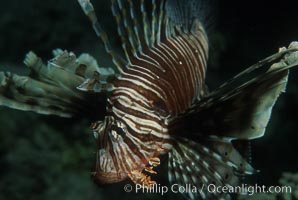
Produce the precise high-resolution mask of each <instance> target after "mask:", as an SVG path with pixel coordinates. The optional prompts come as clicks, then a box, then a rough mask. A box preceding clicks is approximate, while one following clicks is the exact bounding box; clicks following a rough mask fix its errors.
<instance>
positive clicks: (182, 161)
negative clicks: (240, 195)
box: [169, 138, 254, 199]
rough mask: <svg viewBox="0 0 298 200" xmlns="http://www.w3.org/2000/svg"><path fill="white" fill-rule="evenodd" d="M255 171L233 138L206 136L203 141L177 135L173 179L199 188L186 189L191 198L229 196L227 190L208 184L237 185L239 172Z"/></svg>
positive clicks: (172, 157)
mask: <svg viewBox="0 0 298 200" xmlns="http://www.w3.org/2000/svg"><path fill="white" fill-rule="evenodd" d="M252 173H254V169H253V168H252V167H251V166H250V165H249V164H248V163H247V162H246V161H245V160H244V159H243V158H242V157H241V155H240V154H239V153H238V152H237V151H236V150H235V148H234V147H233V145H232V144H231V142H230V141H227V140H223V139H220V138H208V139H206V138H205V139H203V140H201V141H200V143H196V142H193V141H190V140H187V139H182V138H177V140H176V144H175V145H174V148H173V150H172V152H170V153H169V180H170V182H171V183H175V184H178V185H181V186H183V187H185V186H186V185H189V186H190V188H192V187H196V188H197V191H195V192H191V191H187V193H185V194H186V196H187V197H188V198H189V199H221V198H224V199H227V198H228V196H229V195H228V194H219V193H211V192H210V191H208V188H207V187H208V185H211V184H214V185H215V186H217V187H219V186H228V187H229V186H236V185H237V184H239V177H240V176H243V175H246V174H252Z"/></svg>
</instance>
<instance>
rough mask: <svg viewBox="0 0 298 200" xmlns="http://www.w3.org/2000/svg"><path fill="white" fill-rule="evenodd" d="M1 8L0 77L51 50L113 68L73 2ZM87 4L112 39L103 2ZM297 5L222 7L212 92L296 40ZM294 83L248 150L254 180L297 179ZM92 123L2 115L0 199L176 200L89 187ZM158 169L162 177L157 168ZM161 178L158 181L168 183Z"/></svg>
mask: <svg viewBox="0 0 298 200" xmlns="http://www.w3.org/2000/svg"><path fill="white" fill-rule="evenodd" d="M0 2H1V6H0V71H3V70H10V71H15V72H18V73H26V69H25V67H24V65H23V64H22V60H23V58H24V55H25V54H26V53H27V52H28V51H29V50H33V51H35V52H36V53H37V54H38V55H39V56H40V57H42V58H44V60H47V59H49V58H51V50H52V49H55V48H58V47H59V48H62V49H67V50H72V51H73V52H75V53H76V54H80V53H82V52H88V53H90V54H91V55H93V56H95V57H96V58H97V59H98V61H99V64H100V65H102V66H109V65H110V64H111V63H110V62H109V61H106V60H104V59H102V58H103V57H104V56H106V55H105V54H104V51H103V48H102V46H101V45H100V43H98V41H97V39H96V37H95V34H94V33H93V31H92V29H91V27H90V24H89V22H88V21H87V19H86V17H85V16H84V14H83V13H82V11H81V10H80V7H79V5H78V4H77V2H76V1H75V0H63V1H62V0H48V1H38V0H26V1H20V0H19V1H18V0H10V1H4V0H0ZM93 2H94V4H95V8H96V10H97V13H98V15H100V16H101V21H102V22H103V24H104V25H105V27H106V29H107V30H108V32H110V33H111V34H110V35H111V36H112V37H111V38H112V40H113V39H114V37H113V35H115V29H114V28H115V27H114V24H113V23H111V14H110V12H109V2H108V1H107V0H105V1H102V0H100V1H99V0H97V1H93ZM297 6H298V2H297V1H294V0H284V1H280V2H279V3H274V2H273V1H256V0H252V1H236V0H233V1H220V2H219V3H218V8H217V9H216V11H214V12H212V13H213V14H214V16H213V14H212V16H210V19H211V20H210V21H213V23H212V24H209V26H210V27H211V28H210V29H209V30H210V33H211V58H210V65H209V68H208V73H207V76H208V79H207V82H208V84H209V87H210V88H211V89H214V88H216V86H218V85H219V84H220V83H222V82H223V81H225V80H227V79H228V78H231V77H232V76H233V75H235V74H236V73H238V72H240V71H241V70H243V69H245V68H246V67H248V66H250V65H252V64H254V63H256V62H257V61H259V60H260V59H263V58H265V57H266V56H269V55H271V54H273V53H274V52H276V51H277V50H278V48H279V47H282V46H287V45H288V44H289V43H290V42H291V41H294V40H298V12H297ZM114 43H115V44H117V40H115V41H114ZM297 85H298V71H297V69H293V70H292V72H291V74H290V77H289V84H288V88H287V93H285V94H283V95H282V96H281V97H280V98H279V100H278V102H277V104H276V106H275V107H274V110H273V113H272V118H271V120H270V123H269V126H268V128H267V132H266V134H265V136H264V137H263V138H261V139H258V140H255V141H253V143H252V146H253V148H252V150H253V151H252V163H253V166H254V167H255V168H257V169H259V170H260V171H261V172H260V173H259V174H257V175H255V176H254V177H253V181H254V182H258V183H259V184H266V185H277V184H278V179H279V178H280V176H281V174H282V172H285V171H290V172H296V173H297V172H298V156H297V153H298V134H297V122H298V121H297V113H298V87H297ZM99 115H103V114H102V113H99ZM89 123H90V122H88V121H86V120H84V119H76V120H69V119H57V118H55V117H52V116H39V115H37V114H34V113H28V112H27V113H26V112H20V111H15V110H10V109H7V108H0V199H9V200H15V199H16V200H17V199H43V200H50V199H55V200H60V199H61V200H62V199H63V200H68V199H71V200H80V199H87V200H88V199H90V200H91V199H92V200H94V199H118V198H120V199H162V198H163V199H173V198H179V196H174V197H173V196H166V197H161V196H160V195H158V194H155V195H141V194H134V195H132V194H125V193H124V192H123V185H124V184H125V183H120V184H115V185H112V186H109V187H105V188H98V187H97V186H95V185H94V184H93V183H92V181H91V180H90V178H89V169H90V167H91V165H92V162H93V158H94V154H93V152H94V151H95V143H94V141H93V138H92V135H91V131H90V130H89V129H88V127H89ZM160 170H161V172H160V174H165V173H163V172H162V171H163V170H164V169H163V167H162V168H161V169H160ZM163 176H164V177H163ZM163 176H162V177H161V182H163V181H165V179H166V176H165V175H163ZM127 183H130V182H129V181H127Z"/></svg>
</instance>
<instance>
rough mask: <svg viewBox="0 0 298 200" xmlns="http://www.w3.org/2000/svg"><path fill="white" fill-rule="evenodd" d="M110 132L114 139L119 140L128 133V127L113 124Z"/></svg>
mask: <svg viewBox="0 0 298 200" xmlns="http://www.w3.org/2000/svg"><path fill="white" fill-rule="evenodd" d="M110 133H111V136H112V139H113V140H115V141H119V139H120V138H121V137H122V138H123V137H124V136H125V135H126V129H125V128H122V127H118V126H117V125H112V126H111V129H110Z"/></svg>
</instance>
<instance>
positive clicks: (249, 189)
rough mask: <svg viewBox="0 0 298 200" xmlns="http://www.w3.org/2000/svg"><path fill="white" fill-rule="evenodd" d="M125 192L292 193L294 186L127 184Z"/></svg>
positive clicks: (161, 193) (162, 193)
mask: <svg viewBox="0 0 298 200" xmlns="http://www.w3.org/2000/svg"><path fill="white" fill-rule="evenodd" d="M124 191H125V192H134V193H147V194H160V195H164V194H166V193H170V192H171V193H200V194H203V193H206V192H208V193H212V194H243V195H250V196H251V195H253V194H256V193H269V194H280V193H292V188H291V187H290V186H265V185H258V184H255V185H248V184H241V185H239V186H230V185H225V186H217V185H215V184H209V185H205V184H203V185H202V186H200V187H198V186H195V185H192V184H185V185H179V184H173V185H169V186H165V185H161V184H155V185H153V186H152V187H151V188H146V187H145V186H144V185H140V184H136V185H131V184H126V185H125V186H124Z"/></svg>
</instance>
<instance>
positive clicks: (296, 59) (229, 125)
mask: <svg viewBox="0 0 298 200" xmlns="http://www.w3.org/2000/svg"><path fill="white" fill-rule="evenodd" d="M297 65H298V43H292V44H291V45H290V47H289V49H288V50H285V49H283V50H282V51H281V52H280V53H277V54H275V55H273V56H271V57H269V58H267V59H265V60H263V61H260V62H258V63H257V64H256V65H253V66H252V67H250V68H248V69H247V70H245V71H243V72H242V73H240V74H239V75H237V76H235V77H234V78H233V79H231V80H230V81H228V82H226V83H225V84H223V85H222V86H220V87H219V88H218V89H217V90H215V91H214V92H211V93H210V94H208V95H207V96H205V97H204V98H203V99H202V100H200V101H198V102H197V103H196V104H195V105H194V106H193V107H192V108H191V109H190V111H189V112H188V113H187V114H186V116H185V118H184V120H185V123H184V126H185V127H188V130H190V132H191V134H190V135H189V137H190V138H193V137H195V136H198V135H200V134H201V135H206V134H207V135H216V136H220V137H229V138H233V139H253V138H258V137H261V136H263V134H264V132H265V128H266V126H267V123H268V121H269V119H270V115H271V111H272V108H273V106H274V104H275V102H276V100H277V98H278V96H279V94H280V93H281V92H284V91H285V88H286V84H287V78H288V74H289V72H288V69H290V68H292V67H295V66H297ZM194 123H195V125H193V124H194ZM185 127H184V128H185ZM178 134H179V133H178Z"/></svg>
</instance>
